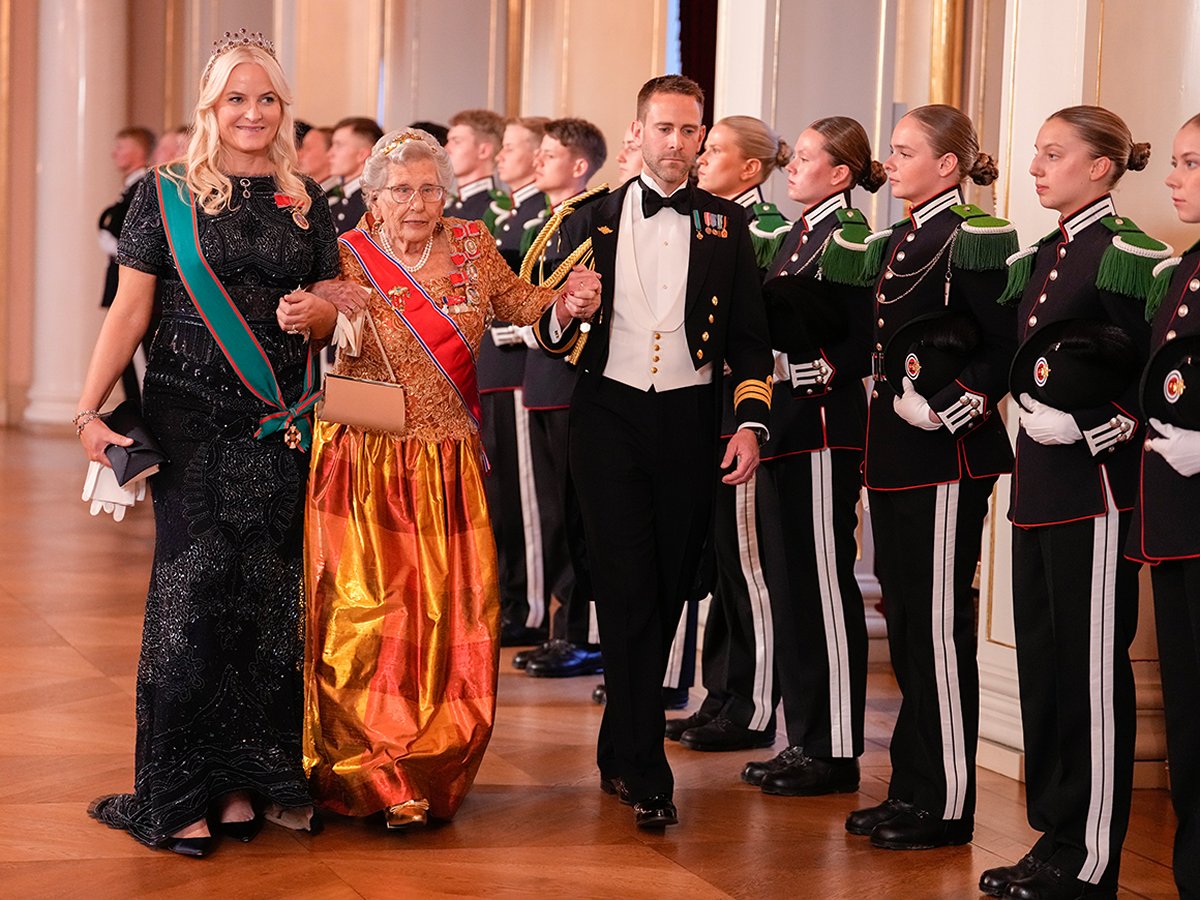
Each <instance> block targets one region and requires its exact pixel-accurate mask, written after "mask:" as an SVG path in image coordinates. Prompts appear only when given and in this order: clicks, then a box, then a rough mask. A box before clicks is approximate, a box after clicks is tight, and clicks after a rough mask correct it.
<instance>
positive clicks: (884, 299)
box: [875, 291, 887, 303]
mask: <svg viewBox="0 0 1200 900" xmlns="http://www.w3.org/2000/svg"><path fill="white" fill-rule="evenodd" d="M875 299H876V300H878V301H879V302H880V303H883V302H885V301H886V300H887V297H886V296H884V294H883V292H882V291H881V292H879V293H878V294H876V295H875Z"/></svg>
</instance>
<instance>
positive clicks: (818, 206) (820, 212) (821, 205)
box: [800, 191, 850, 231]
mask: <svg viewBox="0 0 1200 900" xmlns="http://www.w3.org/2000/svg"><path fill="white" fill-rule="evenodd" d="M849 207H850V199H849V196H848V195H847V194H846V192H845V191H838V192H837V193H836V194H830V195H829V196H828V197H826V198H825V199H824V200H820V201H818V202H817V203H814V204H813V205H812V206H810V207H809V208H808V209H806V210H805V211H804V212H803V213H802V214H801V215H800V218H801V220H803V222H804V230H805V231H812V230H813V227H814V226H816V224H817V223H818V222H820V221H821V220H822V219H824V218H826V217H827V216H829V215H830V214H831V213H835V212H837V211H838V210H839V209H849Z"/></svg>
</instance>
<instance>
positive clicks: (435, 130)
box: [408, 120, 450, 147]
mask: <svg viewBox="0 0 1200 900" xmlns="http://www.w3.org/2000/svg"><path fill="white" fill-rule="evenodd" d="M408 127H409V128H420V129H421V130H422V131H426V132H428V133H429V134H432V135H433V136H434V138H436V139H437V142H438V143H439V144H441V145H442V146H443V147H445V146H446V138H448V137H449V136H450V129H449V128H447V127H446V126H445V125H443V124H442V123H441V122H426V121H424V120H422V121H420V122H413V123H412V124H411V125H409V126H408Z"/></svg>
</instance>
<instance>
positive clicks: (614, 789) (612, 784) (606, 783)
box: [600, 775, 633, 806]
mask: <svg viewBox="0 0 1200 900" xmlns="http://www.w3.org/2000/svg"><path fill="white" fill-rule="evenodd" d="M600 790H602V791H604V793H606V794H611V795H612V796H614V797H616V798H617V799H618V800H620V801H621V802H622V803H624V804H625V805H626V806H633V797H632V796H630V794H629V787H628V785H626V784H625V779H624V778H622V777H620V776H619V775H617V776H614V777H612V778H605V777H604V776H603V775H602V776H600Z"/></svg>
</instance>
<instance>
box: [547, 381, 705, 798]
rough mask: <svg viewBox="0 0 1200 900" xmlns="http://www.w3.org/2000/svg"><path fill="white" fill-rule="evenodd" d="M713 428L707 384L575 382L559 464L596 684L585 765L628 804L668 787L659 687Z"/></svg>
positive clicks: (698, 522) (691, 574) (698, 525)
mask: <svg viewBox="0 0 1200 900" xmlns="http://www.w3.org/2000/svg"><path fill="white" fill-rule="evenodd" d="M715 432H716V407H715V402H714V394H713V388H712V386H710V385H709V386H703V387H694V388H681V389H678V390H673V391H665V392H662V393H659V392H656V391H640V390H637V389H635V388H631V387H628V386H626V385H624V384H621V383H619V382H616V381H613V380H611V379H606V378H584V379H582V380H580V382H579V384H578V385H577V386H576V388H575V395H574V398H573V400H572V405H571V416H570V461H571V472H572V477H573V478H574V481H575V487H576V492H577V494H578V496H579V503H580V509H581V511H582V513H583V524H584V531H585V535H586V539H587V548H588V559H589V561H590V563H591V578H592V587H593V590H594V591H595V597H596V614H597V618H598V624H599V630H600V647H601V651H602V653H603V654H604V682H605V685H606V686H607V689H608V699H607V702H606V703H605V706H604V718H603V720H602V721H601V724H600V737H599V741H598V744H597V763H598V765H599V768H600V774H601V775H602V776H603V777H617V776H619V777H621V778H624V779H625V783H626V784H627V785H628V787H629V790H630V793H631V795H632V796H633V798H634V799H635V800H639V799H645V798H647V797H650V796H653V795H656V794H667V795H670V794H671V793H672V791H673V788H674V778H673V776H672V774H671V767H670V765H669V764H668V763H667V757H666V751H665V749H664V747H663V729H664V724H665V717H664V715H663V704H662V692H661V686H662V683H663V675H664V672H665V670H666V662H667V654H668V652H669V649H670V645H671V641H672V639H673V638H674V636H675V631H676V625H677V623H678V622H679V617H680V614H681V612H682V611H683V608H684V604H685V602H686V600H687V598H688V594H689V591H690V590H691V588H692V585H693V583H694V581H695V577H696V568H697V565H698V564H699V562H700V554H701V550H702V548H703V544H704V539H705V535H706V532H707V530H708V526H709V519H710V517H711V513H712V493H713V481H714V479H713V474H714V471H715V470H716V464H717V460H716V448H715Z"/></svg>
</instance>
